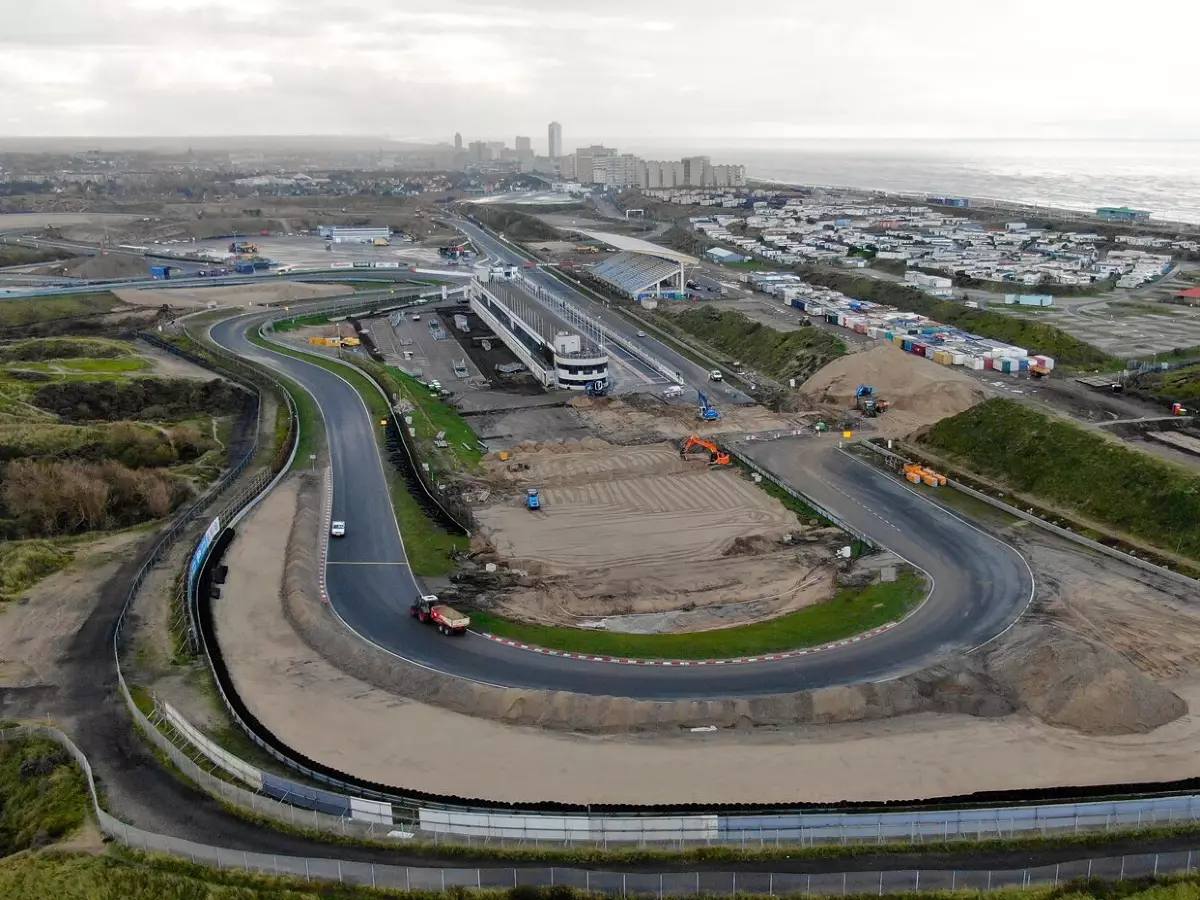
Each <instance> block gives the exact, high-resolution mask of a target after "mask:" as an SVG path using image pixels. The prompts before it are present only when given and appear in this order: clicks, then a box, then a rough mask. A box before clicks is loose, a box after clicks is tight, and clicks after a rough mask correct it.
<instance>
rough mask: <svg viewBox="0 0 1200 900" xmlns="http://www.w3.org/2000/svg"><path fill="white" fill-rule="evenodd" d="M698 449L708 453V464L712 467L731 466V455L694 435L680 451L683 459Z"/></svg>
mask: <svg viewBox="0 0 1200 900" xmlns="http://www.w3.org/2000/svg"><path fill="white" fill-rule="evenodd" d="M697 447H700V448H702V449H704V450H707V451H708V463H709V465H711V466H727V465H729V454H728V453H726V452H725V451H724V450H722V449H721V448H720V447H718V446H717V445H716V444H714V443H713V442H712V441H706V440H704V439H703V438H698V437H696V436H695V435H694V434H693V435H692V436H691V437H690V438H688V439H687V441H686V442H685V443H684V445H683V446H682V447H681V448H680V449H679V455H680V456H681V457H684V456H687V455H688V454H689V453H691V452H692V451H693V450H695V449H696V448H697Z"/></svg>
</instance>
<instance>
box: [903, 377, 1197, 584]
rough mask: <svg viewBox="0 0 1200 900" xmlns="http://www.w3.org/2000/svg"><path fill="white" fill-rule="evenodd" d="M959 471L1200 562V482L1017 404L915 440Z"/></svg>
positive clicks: (970, 413)
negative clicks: (978, 476)
mask: <svg viewBox="0 0 1200 900" xmlns="http://www.w3.org/2000/svg"><path fill="white" fill-rule="evenodd" d="M920 443H921V444H922V445H925V446H928V447H931V448H933V449H934V450H935V451H936V452H938V453H941V454H943V455H945V456H947V457H948V458H949V461H950V462H951V463H955V464H957V465H960V466H962V467H963V468H965V469H967V470H968V471H969V472H975V473H976V474H978V475H981V476H983V477H985V478H992V479H996V480H997V481H998V482H1000V483H1001V484H1002V485H1003V486H1006V487H1008V488H1009V489H1011V490H1013V491H1015V492H1019V493H1022V494H1025V495H1028V496H1030V497H1035V498H1038V499H1039V500H1040V501H1041V502H1043V503H1048V504H1054V505H1058V506H1061V507H1063V508H1064V511H1066V512H1068V513H1070V512H1075V513H1078V514H1079V515H1080V516H1082V517H1084V518H1087V519H1091V520H1092V521H1093V522H1094V523H1096V524H1097V525H1100V526H1108V527H1111V528H1114V529H1117V530H1119V531H1121V532H1124V533H1125V534H1127V535H1130V536H1131V537H1133V538H1138V539H1141V540H1143V541H1145V542H1147V543H1149V544H1151V545H1153V546H1155V547H1158V548H1160V549H1162V550H1164V551H1167V552H1170V553H1175V554H1178V555H1181V556H1185V557H1188V558H1190V559H1193V560H1200V478H1198V477H1196V476H1195V475H1194V474H1191V473H1189V472H1188V471H1187V470H1185V469H1183V468H1182V467H1179V466H1174V465H1171V464H1168V463H1166V462H1163V461H1161V460H1158V459H1156V458H1154V457H1152V456H1149V455H1147V454H1145V453H1140V452H1138V451H1137V450H1133V449H1130V448H1128V447H1126V446H1124V445H1122V444H1120V443H1118V442H1117V441H1114V440H1110V439H1108V438H1105V437H1103V436H1102V435H1100V434H1097V433H1096V432H1094V431H1089V430H1088V429H1085V428H1081V427H1079V426H1078V425H1073V424H1071V423H1070V422H1066V421H1063V420H1061V419H1058V418H1054V417H1051V416H1047V415H1045V414H1043V413H1041V412H1039V411H1037V410H1035V409H1032V408H1030V407H1029V406H1026V405H1024V404H1021V403H1018V402H1016V401H1014V400H1006V399H993V400H988V401H987V402H985V403H982V404H980V405H979V406H976V407H973V408H972V409H970V410H967V411H966V412H964V413H960V414H958V415H957V416H951V417H950V418H948V419H943V420H942V421H941V422H939V423H938V424H937V425H935V426H933V428H931V429H930V430H929V431H928V432H927V433H926V434H925V435H924V436H923V437H922V438H921V440H920Z"/></svg>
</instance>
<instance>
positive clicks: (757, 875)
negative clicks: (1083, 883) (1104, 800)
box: [0, 707, 1200, 900]
mask: <svg viewBox="0 0 1200 900" xmlns="http://www.w3.org/2000/svg"><path fill="white" fill-rule="evenodd" d="M135 709H136V707H135ZM139 715H140V714H139ZM143 722H144V725H143V727H145V726H149V728H148V730H147V734H151V735H153V734H155V733H157V732H156V729H154V728H153V726H152V725H150V723H149V721H148V720H145V719H144V717H143ZM30 737H40V738H44V739H46V740H50V741H53V742H54V743H55V744H57V745H59V746H60V747H62V748H63V749H64V750H66V752H67V753H68V754H70V756H71V758H72V759H73V760H74V761H75V763H76V765H78V766H79V768H80V769H81V770H82V771H83V774H84V778H85V780H86V781H87V785H88V792H89V795H90V801H91V804H90V805H91V811H92V814H93V815H94V816H95V817H96V822H97V824H98V825H99V827H100V830H101V832H103V833H104V834H105V835H107V836H108V837H110V838H112V839H113V840H115V841H118V842H119V843H121V844H123V845H124V846H126V847H129V848H131V849H134V850H143V851H146V852H150V853H164V854H167V855H169V856H172V857H175V858H177V859H186V860H189V861H190V862H192V863H200V864H204V865H209V866H212V867H214V868H216V869H218V870H225V869H235V870H241V871H245V872H251V873H254V874H259V875H275V876H284V877H288V878H293V879H303V880H304V881H306V882H312V881H320V882H337V883H339V884H351V885H361V886H367V885H370V886H371V887H378V888H391V889H393V890H407V891H439V892H446V891H456V890H458V889H461V888H493V889H504V888H512V887H519V886H521V885H531V886H538V887H556V886H562V887H571V888H576V889H578V890H582V891H585V892H588V893H596V894H604V895H605V896H610V897H622V898H624V897H629V896H641V897H658V898H660V900H665V898H667V897H679V896H686V895H696V896H700V895H709V896H737V895H738V894H759V895H768V896H776V895H779V896H784V895H800V894H803V895H805V896H824V897H838V896H849V895H860V896H861V895H865V894H876V895H877V896H882V895H883V894H885V893H886V894H899V893H910V892H912V893H915V892H917V891H922V890H924V891H968V890H972V891H991V890H999V889H1002V888H1027V887H1032V886H1041V885H1053V886H1054V887H1058V886H1060V885H1064V884H1066V883H1068V882H1070V881H1072V880H1079V879H1086V878H1103V879H1108V880H1112V881H1117V882H1120V881H1124V880H1126V879H1135V878H1146V877H1160V876H1168V875H1177V874H1191V873H1193V872H1195V871H1196V861H1197V860H1200V850H1198V849H1191V850H1177V851H1174V852H1170V853H1145V854H1138V855H1128V856H1119V857H1115V856H1114V857H1103V858H1099V859H1081V860H1073V861H1070V862H1065V863H1056V864H1054V865H1047V866H1038V867H1028V868H1020V869H980V870H965V871H964V870H957V869H907V870H872V871H857V872H819V873H812V874H808V873H798V872H771V871H766V872H741V873H739V872H713V871H706V872H680V871H671V872H619V871H606V870H597V869H577V868H573V867H547V868H521V869H517V868H512V867H492V868H466V867H464V868H439V867H428V868H425V867H417V866H392V865H385V864H377V863H371V862H358V861H356V862H351V861H349V860H341V859H336V858H335V859H329V858H312V857H299V856H286V855H280V854H275V853H252V852H249V851H245V850H232V849H229V848H224V847H215V846H212V845H209V844H201V843H197V842H195V841H188V840H184V839H182V838H177V837H171V836H168V835H162V834H157V833H155V832H152V831H147V830H145V829H142V828H138V827H137V826H135V825H130V824H129V823H127V822H123V821H122V820H120V819H118V818H117V817H116V816H114V815H112V814H111V813H109V812H108V811H107V810H105V809H104V808H103V807H102V806H101V805H100V798H99V795H98V794H97V792H96V780H95V776H94V775H93V773H92V767H91V764H90V763H89V762H88V759H87V757H86V756H84V754H83V752H82V751H81V750H80V749H79V748H78V747H76V746H75V744H74V743H73V742H72V741H71V739H70V738H68V737H67V736H66V735H65V734H63V733H62V732H61V731H59V730H58V729H57V728H53V727H51V726H49V725H20V726H17V727H15V728H3V729H0V741H11V740H19V739H23V738H30ZM163 750H164V752H166V753H168V755H169V756H170V757H171V760H172V762H173V763H174V764H175V765H177V766H179V767H180V770H181V771H183V773H184V774H185V775H186V776H187V777H189V778H191V779H193V780H194V781H196V782H197V783H198V784H200V786H201V787H202V788H203V789H204V790H205V791H207V792H209V793H212V794H214V795H216V796H222V794H223V792H224V791H225V790H226V789H227V788H230V787H232V786H231V785H229V784H228V783H227V782H224V781H221V780H220V779H218V778H216V777H215V776H213V775H211V774H210V773H208V772H205V771H204V770H203V769H201V768H199V767H198V766H197V765H196V764H195V763H194V762H192V760H191V759H190V758H189V757H188V756H187V755H186V754H184V753H183V752H182V751H180V750H179V749H178V748H176V747H175V746H174V745H172V744H171V743H170V742H169V741H168V742H166V746H165V747H163ZM234 790H240V789H238V788H234ZM257 799H258V801H259V802H260V804H261V806H264V807H265V806H266V805H267V804H269V803H275V802H276V801H272V800H269V799H268V798H263V797H258V798H257ZM293 816H294V808H293ZM313 816H314V818H316V817H317V816H319V814H318V813H314V814H313ZM293 821H294V824H295V826H296V827H304V826H305V825H306V824H307V822H306V821H304V817H300V818H298V819H294V820H293ZM750 846H751V847H754V846H762V845H761V844H755V843H754V842H751V844H750ZM764 865H766V866H769V865H770V864H769V863H765V864H764Z"/></svg>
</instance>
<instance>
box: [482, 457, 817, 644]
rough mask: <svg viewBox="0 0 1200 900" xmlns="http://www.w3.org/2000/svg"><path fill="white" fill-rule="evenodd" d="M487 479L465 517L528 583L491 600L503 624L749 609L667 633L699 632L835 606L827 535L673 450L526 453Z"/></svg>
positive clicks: (738, 477)
mask: <svg viewBox="0 0 1200 900" xmlns="http://www.w3.org/2000/svg"><path fill="white" fill-rule="evenodd" d="M485 469H486V472H487V475H486V477H487V479H488V481H489V482H490V483H491V484H492V485H493V486H495V488H496V493H495V494H493V496H492V498H491V501H490V502H489V503H488V504H487V505H485V506H482V507H480V508H478V509H477V510H476V518H477V521H478V523H479V526H480V531H481V538H482V539H483V540H484V541H486V543H487V544H488V545H490V547H491V548H492V549H493V550H494V551H495V553H496V555H497V556H498V557H499V558H500V559H501V560H503V561H504V562H506V563H508V565H510V566H511V567H512V568H516V569H520V570H523V571H526V572H528V573H529V575H530V576H531V577H530V578H527V579H524V580H523V582H522V584H521V586H520V587H519V588H518V589H516V590H514V591H513V592H511V593H508V594H506V595H504V597H503V598H502V599H501V602H500V608H501V610H502V611H504V612H505V613H507V614H510V615H513V616H514V617H517V618H520V619H524V620H529V621H536V622H541V623H548V624H578V618H579V617H596V616H620V615H630V614H639V613H659V612H664V611H669V610H692V609H696V608H698V607H718V606H726V605H736V604H747V603H754V604H756V605H755V607H754V608H753V609H751V608H748V607H744V608H742V609H740V610H737V611H729V613H728V614H726V615H721V616H718V617H715V618H714V617H707V618H705V617H697V618H694V619H693V620H690V621H684V622H678V623H671V624H677V625H679V627H678V628H677V629H672V630H698V629H701V628H704V627H706V626H707V627H718V626H720V625H728V624H735V623H737V622H741V621H747V620H749V618H750V617H753V616H762V615H771V614H778V613H781V612H785V611H790V610H793V609H797V608H800V607H801V606H806V605H809V604H811V603H814V602H818V601H820V600H823V599H827V598H828V597H829V596H831V594H832V591H833V587H832V578H831V572H832V570H831V568H829V567H828V564H829V563H830V562H831V560H832V557H833V552H832V550H830V549H829V544H830V543H831V542H832V543H836V537H835V536H833V535H831V534H830V533H829V532H828V530H826V529H817V528H813V527H812V526H809V525H808V524H806V523H805V524H802V523H800V522H799V521H798V519H797V518H796V516H795V514H793V513H792V512H791V511H789V510H788V509H786V508H785V507H784V506H783V504H781V503H780V502H779V501H778V500H775V499H774V498H773V497H771V496H769V495H768V494H766V493H765V492H764V491H762V490H761V489H760V488H759V487H758V486H756V485H755V484H754V483H753V482H751V481H750V480H749V479H748V478H746V477H744V476H743V475H742V474H741V473H740V472H739V471H737V470H733V469H729V468H722V469H720V470H717V469H714V468H710V467H709V466H708V463H707V461H706V460H705V459H700V460H686V461H685V460H684V459H682V458H681V457H680V455H679V452H678V450H677V449H676V448H675V447H674V446H672V445H670V444H661V443H660V444H650V445H642V446H635V447H618V446H613V445H610V444H607V443H605V442H604V441H599V440H585V441H582V442H580V441H567V442H563V443H558V444H548V445H536V444H530V443H525V444H519V445H517V447H516V448H515V450H514V452H513V453H512V455H511V458H510V459H509V460H506V461H502V460H499V459H498V458H496V457H495V455H493V456H492V457H490V458H489V459H488V460H487V461H486V462H485ZM529 487H536V488H538V490H539V492H540V496H541V500H542V505H543V508H542V510H540V511H537V512H532V511H530V510H528V509H526V508H525V504H524V497H525V491H526V488H529ZM808 537H814V538H815V539H814V540H813V541H811V542H810V541H807V540H805V539H806V538H808ZM785 541H786V542H787V543H781V542H785ZM739 612H740V614H738V613H739Z"/></svg>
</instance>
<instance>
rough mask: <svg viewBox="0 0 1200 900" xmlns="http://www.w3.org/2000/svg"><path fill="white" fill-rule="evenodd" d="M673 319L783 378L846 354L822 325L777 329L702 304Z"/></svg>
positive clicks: (806, 373) (802, 376) (803, 376)
mask: <svg viewBox="0 0 1200 900" xmlns="http://www.w3.org/2000/svg"><path fill="white" fill-rule="evenodd" d="M672 321H673V322H674V323H675V324H676V325H677V326H678V327H679V328H681V329H683V330H684V331H686V332H687V333H688V334H690V335H692V336H693V337H695V338H697V339H698V340H701V341H704V342H705V343H706V344H709V345H711V346H713V347H715V348H716V349H717V350H720V351H721V352H723V353H727V354H729V355H730V356H732V357H734V358H735V359H737V360H740V361H744V362H746V363H748V364H749V365H751V366H753V367H754V368H755V369H757V370H759V371H760V372H763V373H765V374H766V375H769V376H770V377H772V378H775V379H777V380H779V381H786V380H788V379H789V378H795V379H796V381H797V383H799V382H800V381H802V380H804V379H806V378H808V376H809V375H811V374H813V373H814V372H815V371H817V369H820V368H821V367H822V366H824V365H825V364H826V363H829V362H832V361H833V360H835V359H837V358H838V357H840V356H845V355H846V345H845V344H844V343H842V341H841V340H839V339H838V338H837V337H835V336H834V335H832V334H829V333H828V332H824V331H821V330H820V329H818V328H798V329H795V330H793V331H777V330H775V329H774V328H771V327H770V326H768V325H764V324H762V323H761V322H755V321H754V320H753V319H750V318H749V317H747V316H744V315H742V314H741V313H739V312H736V311H734V310H728V309H718V308H717V307H714V306H701V307H695V308H692V309H685V310H684V311H683V312H680V313H678V314H677V315H675V316H673V317H672Z"/></svg>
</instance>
